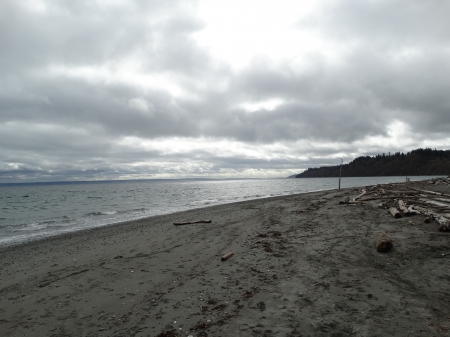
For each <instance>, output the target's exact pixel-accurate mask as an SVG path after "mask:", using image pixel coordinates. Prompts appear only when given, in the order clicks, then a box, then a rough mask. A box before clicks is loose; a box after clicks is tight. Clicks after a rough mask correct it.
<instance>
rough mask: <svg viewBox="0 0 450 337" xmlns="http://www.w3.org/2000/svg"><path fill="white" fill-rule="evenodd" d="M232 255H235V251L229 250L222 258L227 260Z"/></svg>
mask: <svg viewBox="0 0 450 337" xmlns="http://www.w3.org/2000/svg"><path fill="white" fill-rule="evenodd" d="M232 256H233V252H229V253H228V254H225V255H224V256H222V258H221V260H222V261H226V260H228V259H229V258H230V257H232Z"/></svg>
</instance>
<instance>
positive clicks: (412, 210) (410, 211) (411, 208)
mask: <svg viewBox="0 0 450 337" xmlns="http://www.w3.org/2000/svg"><path fill="white" fill-rule="evenodd" d="M408 211H409V214H420V212H419V211H416V210H415V209H414V208H413V205H411V206H409V207H408Z"/></svg>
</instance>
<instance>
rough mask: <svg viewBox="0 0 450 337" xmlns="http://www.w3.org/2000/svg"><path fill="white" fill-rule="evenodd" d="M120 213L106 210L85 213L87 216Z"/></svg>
mask: <svg viewBox="0 0 450 337" xmlns="http://www.w3.org/2000/svg"><path fill="white" fill-rule="evenodd" d="M117 213H120V212H119V211H104V212H90V213H87V214H86V215H85V217H90V216H100V215H114V214H117Z"/></svg>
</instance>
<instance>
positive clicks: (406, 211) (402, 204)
mask: <svg viewBox="0 0 450 337" xmlns="http://www.w3.org/2000/svg"><path fill="white" fill-rule="evenodd" d="M398 208H400V211H402V212H403V214H405V215H409V209H408V208H407V207H406V205H405V202H404V201H403V200H399V201H398Z"/></svg>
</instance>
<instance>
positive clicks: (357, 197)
mask: <svg viewBox="0 0 450 337" xmlns="http://www.w3.org/2000/svg"><path fill="white" fill-rule="evenodd" d="M364 194H366V190H362V193H361V194H360V195H358V196H356V197H354V198H353V201H356V199H359V198H361V197H362V196H363V195H364Z"/></svg>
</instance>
